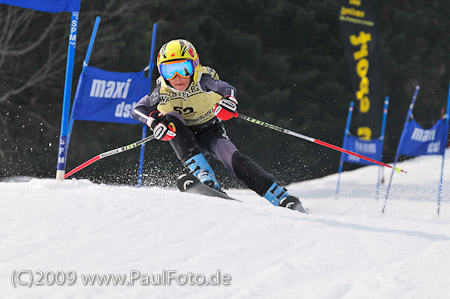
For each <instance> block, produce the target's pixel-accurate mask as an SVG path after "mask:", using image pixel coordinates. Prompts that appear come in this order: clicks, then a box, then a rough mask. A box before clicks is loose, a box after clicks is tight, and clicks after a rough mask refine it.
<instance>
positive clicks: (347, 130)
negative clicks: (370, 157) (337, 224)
mask: <svg viewBox="0 0 450 299" xmlns="http://www.w3.org/2000/svg"><path fill="white" fill-rule="evenodd" d="M354 104H355V102H353V101H351V102H350V107H348V114H347V122H346V124H345V131H344V141H343V142H342V147H343V148H344V147H345V145H346V144H347V137H348V135H350V122H351V120H352V114H353V106H354ZM342 168H344V153H341V158H340V159H339V170H338V180H337V187H336V194H335V195H334V197H335V198H338V196H339V187H340V185H341V173H342Z"/></svg>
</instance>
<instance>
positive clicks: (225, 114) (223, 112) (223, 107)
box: [213, 96, 239, 120]
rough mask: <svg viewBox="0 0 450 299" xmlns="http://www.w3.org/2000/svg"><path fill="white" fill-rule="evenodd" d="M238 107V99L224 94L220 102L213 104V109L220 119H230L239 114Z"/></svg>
mask: <svg viewBox="0 0 450 299" xmlns="http://www.w3.org/2000/svg"><path fill="white" fill-rule="evenodd" d="M237 108H238V101H237V100H236V99H235V98H234V97H232V96H223V97H222V99H221V100H220V102H219V103H217V104H215V105H214V106H213V111H214V114H215V115H216V117H217V118H218V119H221V120H229V119H231V118H233V117H237V116H238V115H239V114H238V113H237V112H236V111H237Z"/></svg>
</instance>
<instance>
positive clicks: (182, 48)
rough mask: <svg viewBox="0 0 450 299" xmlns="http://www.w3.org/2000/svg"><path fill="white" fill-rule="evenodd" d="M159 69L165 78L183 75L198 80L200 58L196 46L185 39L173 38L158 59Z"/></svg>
mask: <svg viewBox="0 0 450 299" xmlns="http://www.w3.org/2000/svg"><path fill="white" fill-rule="evenodd" d="M156 65H157V66H158V71H159V73H160V75H161V76H162V77H163V78H164V79H165V80H170V79H172V78H174V77H175V76H176V75H177V74H178V75H180V76H181V77H184V78H188V77H193V79H194V81H196V80H197V76H198V75H197V73H198V69H199V66H200V60H199V57H198V54H197V51H196V50H195V48H194V46H193V45H192V44H191V43H190V42H188V41H187V40H184V39H175V40H171V41H169V42H168V43H166V44H164V45H163V46H162V47H161V49H160V50H159V53H158V58H157V61H156Z"/></svg>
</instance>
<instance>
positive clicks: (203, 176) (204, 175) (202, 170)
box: [184, 153, 223, 192]
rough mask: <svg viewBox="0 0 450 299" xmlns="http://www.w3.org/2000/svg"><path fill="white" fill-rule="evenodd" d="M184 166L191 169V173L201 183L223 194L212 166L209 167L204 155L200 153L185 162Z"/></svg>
mask: <svg viewBox="0 0 450 299" xmlns="http://www.w3.org/2000/svg"><path fill="white" fill-rule="evenodd" d="M184 164H185V165H186V166H187V168H189V171H190V172H191V173H192V174H193V175H195V176H196V177H197V178H198V179H199V181H200V182H202V183H203V184H205V185H206V186H208V187H210V188H213V189H216V190H218V191H221V192H223V191H222V189H220V185H219V183H218V182H217V180H216V175H215V174H214V171H213V170H212V168H211V166H209V164H208V161H206V159H205V156H203V154H201V153H200V154H197V155H195V156H193V157H191V158H189V159H187V160H186V161H184Z"/></svg>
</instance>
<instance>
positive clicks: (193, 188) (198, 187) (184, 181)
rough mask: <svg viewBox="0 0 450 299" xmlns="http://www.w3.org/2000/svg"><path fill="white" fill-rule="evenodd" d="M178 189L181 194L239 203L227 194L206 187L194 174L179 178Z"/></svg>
mask: <svg viewBox="0 0 450 299" xmlns="http://www.w3.org/2000/svg"><path fill="white" fill-rule="evenodd" d="M177 187H178V189H179V190H180V191H181V192H187V193H193V194H200V195H206V196H213V197H220V198H224V199H229V200H236V201H238V200H237V199H234V198H232V197H230V196H228V195H227V194H226V193H222V192H220V191H217V190H214V189H212V188H210V187H208V186H206V185H205V184H203V183H202V182H200V181H199V180H198V179H197V177H195V176H194V175H193V174H192V173H184V174H182V175H180V176H179V177H178V181H177Z"/></svg>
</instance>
